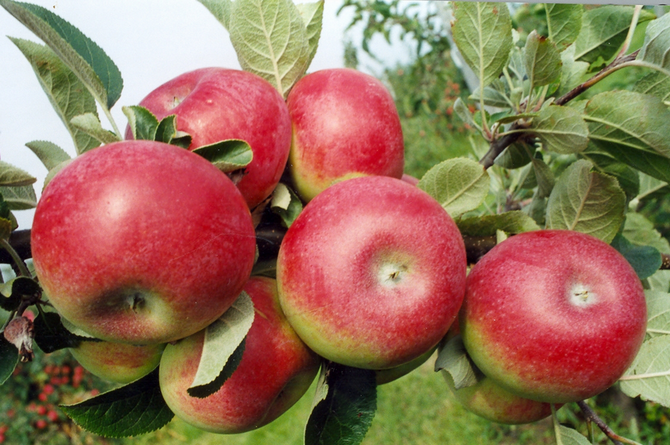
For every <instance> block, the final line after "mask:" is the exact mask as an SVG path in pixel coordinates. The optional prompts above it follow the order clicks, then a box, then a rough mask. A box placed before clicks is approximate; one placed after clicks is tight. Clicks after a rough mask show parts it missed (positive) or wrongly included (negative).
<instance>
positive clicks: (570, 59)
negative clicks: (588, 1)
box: [556, 5, 589, 97]
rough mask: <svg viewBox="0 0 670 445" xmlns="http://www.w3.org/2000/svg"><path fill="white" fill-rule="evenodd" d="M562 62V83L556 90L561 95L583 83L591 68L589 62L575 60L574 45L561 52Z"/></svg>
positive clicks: (557, 94)
mask: <svg viewBox="0 0 670 445" xmlns="http://www.w3.org/2000/svg"><path fill="white" fill-rule="evenodd" d="M579 6H581V5H579ZM561 63H562V66H561V84H560V85H559V87H558V91H556V96H559V97H560V96H562V95H564V94H565V93H567V92H569V91H570V90H572V89H573V88H575V87H576V86H578V85H579V84H581V83H582V81H583V78H584V75H585V74H586V72H587V71H588V69H589V64H588V63H586V62H580V61H577V60H575V46H574V45H571V46H570V47H569V48H568V49H566V50H565V51H563V52H562V53H561Z"/></svg>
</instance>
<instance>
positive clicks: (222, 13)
mask: <svg viewBox="0 0 670 445" xmlns="http://www.w3.org/2000/svg"><path fill="white" fill-rule="evenodd" d="M198 1H199V2H200V3H202V4H203V5H204V6H205V8H207V9H208V10H209V12H211V13H212V15H213V16H214V17H216V19H217V20H218V21H219V22H221V24H222V25H223V26H224V27H225V28H226V29H228V25H229V23H230V9H231V8H232V4H233V2H232V1H231V0H198Z"/></svg>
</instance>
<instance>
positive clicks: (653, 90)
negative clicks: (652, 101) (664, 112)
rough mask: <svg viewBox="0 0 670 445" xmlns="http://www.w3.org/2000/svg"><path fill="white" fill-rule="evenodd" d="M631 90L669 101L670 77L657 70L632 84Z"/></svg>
mask: <svg viewBox="0 0 670 445" xmlns="http://www.w3.org/2000/svg"><path fill="white" fill-rule="evenodd" d="M633 91H635V92H637V93H642V94H651V95H653V96H656V97H658V98H659V99H661V100H662V101H663V102H665V103H668V101H670V77H668V76H666V75H665V74H664V73H659V72H658V71H654V72H651V73H649V74H647V75H645V76H644V77H642V78H641V79H640V80H638V81H637V82H636V83H635V85H633Z"/></svg>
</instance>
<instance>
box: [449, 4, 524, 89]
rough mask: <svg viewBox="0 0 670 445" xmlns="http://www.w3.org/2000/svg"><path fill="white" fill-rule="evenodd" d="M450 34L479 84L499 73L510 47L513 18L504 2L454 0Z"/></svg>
mask: <svg viewBox="0 0 670 445" xmlns="http://www.w3.org/2000/svg"><path fill="white" fill-rule="evenodd" d="M453 5H454V23H453V28H452V29H453V36H454V42H456V46H457V47H458V50H459V51H460V52H461V54H462V55H463V58H464V59H465V61H466V62H467V64H468V65H469V66H470V68H472V70H473V71H474V72H475V74H476V75H477V77H479V81H480V85H481V86H486V85H489V84H490V83H491V82H493V81H494V80H495V79H497V78H498V76H500V74H501V73H502V71H503V68H505V67H506V66H507V61H508V60H509V54H510V50H511V49H512V45H513V41H512V21H511V19H510V14H509V9H508V8H507V5H506V4H505V3H495V2H454V3H453Z"/></svg>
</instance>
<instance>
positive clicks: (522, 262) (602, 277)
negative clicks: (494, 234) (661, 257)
mask: <svg viewBox="0 0 670 445" xmlns="http://www.w3.org/2000/svg"><path fill="white" fill-rule="evenodd" d="M459 322H460V328H461V335H462V336H463V342H464V344H465V348H466V350H467V351H468V353H469V354H470V356H471V357H472V360H473V361H474V363H475V364H476V365H477V367H479V368H480V369H481V371H482V372H483V373H484V374H485V375H486V376H487V377H489V378H491V379H492V380H494V381H495V382H496V383H497V384H499V385H500V386H502V387H503V388H505V389H507V390H508V391H509V392H511V393H513V394H516V395H519V396H521V397H525V398H529V399H533V400H538V401H541V402H550V403H568V402H574V401H579V400H583V399H587V398H589V397H593V396H595V395H597V394H599V393H601V392H602V391H604V390H606V389H607V388H609V387H610V386H611V385H612V384H614V382H616V381H617V380H618V379H619V377H621V375H622V374H623V373H624V372H625V371H626V369H627V368H628V367H629V365H630V364H631V363H632V361H633V359H634V358H635V355H636V354H637V352H638V350H639V348H640V346H641V344H642V340H643V339H644V336H645V330H646V323H647V307H646V301H645V296H644V292H643V289H642V284H641V283H640V280H639V279H638V277H637V275H636V274H635V271H634V270H633V268H632V267H631V266H630V264H629V263H628V262H627V261H626V259H625V258H624V257H623V256H621V254H619V252H617V251H616V250H615V249H614V248H613V247H611V246H610V245H608V244H606V243H604V242H602V241H600V240H598V239H596V238H594V237H592V236H590V235H585V234H583V233H578V232H572V231H567V230H562V231H561V230H540V231H535V232H527V233H522V234H519V235H515V236H513V237H511V238H508V239H507V240H505V241H504V242H502V243H501V244H499V245H497V246H496V247H495V248H493V249H492V250H491V251H489V252H488V253H487V254H486V255H485V256H484V257H482V259H481V260H480V261H479V262H478V263H477V264H476V265H475V266H474V267H473V268H472V270H471V271H470V274H469V275H468V279H467V290H466V295H465V300H464V302H463V308H462V311H461V314H460V317H459Z"/></svg>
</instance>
